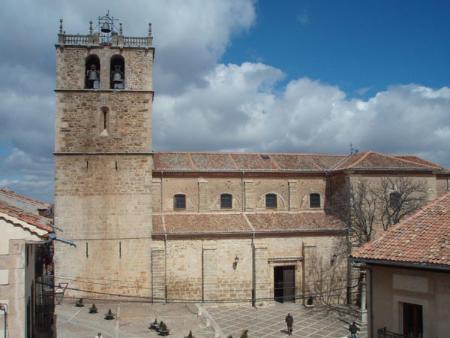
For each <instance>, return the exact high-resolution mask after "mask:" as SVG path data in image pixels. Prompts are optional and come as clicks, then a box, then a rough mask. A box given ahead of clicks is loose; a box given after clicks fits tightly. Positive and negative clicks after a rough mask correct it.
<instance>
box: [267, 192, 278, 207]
mask: <svg viewBox="0 0 450 338" xmlns="http://www.w3.org/2000/svg"><path fill="white" fill-rule="evenodd" d="M266 208H267V209H276V208H277V195H275V194H267V195H266Z"/></svg>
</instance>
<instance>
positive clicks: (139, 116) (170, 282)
mask: <svg viewBox="0 0 450 338" xmlns="http://www.w3.org/2000/svg"><path fill="white" fill-rule="evenodd" d="M100 41H102V40H101V37H100V35H99V33H94V32H92V33H91V34H89V35H86V36H78V35H77V36H72V35H66V34H65V33H63V31H62V30H61V32H60V34H59V38H58V44H57V46H56V47H57V84H56V93H57V94H56V100H57V102H56V108H57V114H56V137H55V169H56V170H55V183H56V184H55V208H56V209H55V222H56V226H57V227H58V228H62V229H63V230H64V233H63V236H64V238H67V239H70V240H73V241H74V242H75V243H76V244H77V247H76V248H71V247H67V246H63V245H56V255H55V257H56V260H55V261H56V276H57V278H59V281H69V283H70V286H71V288H72V290H71V292H70V293H71V294H72V295H77V296H78V295H83V296H90V297H108V298H109V297H117V296H119V295H120V296H130V297H135V296H139V297H145V298H144V299H147V300H152V301H158V302H162V301H175V300H196V301H205V302H207V301H242V300H244V301H253V302H255V301H266V300H270V299H273V297H274V293H275V292H274V287H275V279H276V278H278V277H276V276H275V274H276V272H275V271H276V270H277V268H279V267H289V268H292V269H294V272H293V273H294V276H293V278H294V279H293V280H294V281H295V283H294V284H295V285H294V287H295V295H296V296H297V298H299V299H300V300H301V299H303V298H304V297H305V296H306V295H307V294H312V293H314V291H315V289H314V287H313V284H314V280H313V277H314V276H315V275H317V274H319V275H320V274H321V273H322V272H323V271H317V266H318V264H319V263H320V266H321V267H324V269H328V270H329V271H337V270H336V265H339V266H344V269H345V261H344V262H339V264H336V265H335V266H333V264H334V263H333V262H334V261H335V260H336V255H339V252H338V251H339V250H337V249H336V245H337V244H336V242H339V241H340V240H342V238H344V236H345V234H346V229H345V226H344V223H343V222H342V220H340V219H338V217H337V216H336V215H333V211H335V209H336V208H339V205H340V203H341V202H342V201H341V200H340V196H339V193H340V192H342V191H346V190H348V189H349V186H350V185H351V184H356V182H357V181H358V180H359V179H369V180H371V181H372V182H374V184H375V182H377V181H379V179H380V178H381V177H384V176H386V175H402V176H408V177H410V176H411V177H414V178H418V179H419V178H420V179H424V180H425V181H426V184H427V188H428V190H427V194H428V198H433V197H434V196H436V195H437V194H440V193H442V192H443V191H444V190H445V189H446V187H447V188H448V177H449V176H450V175H449V173H448V172H446V171H445V170H443V168H441V167H439V166H438V165H435V164H433V163H430V162H427V161H424V160H422V159H419V158H417V157H414V156H390V155H384V154H378V153H374V152H366V153H360V154H351V155H327V154H250V153H234V154H232V153H177V152H174V153H171V152H163V153H154V152H152V132H151V118H152V100H153V92H152V63H153V60H154V49H153V47H152V46H151V42H152V38H151V36H149V37H143V38H127V37H124V36H122V34H121V33H120V34H117V33H114V34H113V35H112V36H111V40H110V41H106V42H102V43H101V42H100ZM93 55H95V56H96V57H95V58H96V60H98V66H99V68H100V69H99V71H100V78H99V83H98V86H97V88H96V89H86V88H85V86H86V83H87V82H86V72H87V68H86V67H87V60H91V59H92V58H94V57H93ZM118 55H119V56H120V57H119V58H122V59H123V60H124V79H125V80H124V87H123V89H120V90H118V89H111V88H110V87H111V73H110V71H111V69H112V66H110V64H111V62H112V61H111V60H112V59H113V58H116V57H117V56H118ZM438 174H439V175H440V176H439V175H438ZM438 176H439V179H437V177H438ZM446 184H447V186H446ZM222 194H227V195H231V198H232V202H231V206H230V205H228V206H226V207H224V206H223V205H221V196H222ZM269 194H271V195H272V196H271V197H273V196H276V206H271V207H268V205H267V204H266V203H267V198H268V195H269ZM175 195H183V196H184V198H185V200H184V202H185V203H184V204H185V207H178V208H175V201H174V197H175ZM313 199H315V201H314V203H313ZM182 204H183V203H182ZM314 278H315V277H314ZM57 280H58V279H57ZM73 289H75V290H73ZM78 289H79V291H77V290H78ZM140 299H142V298H140Z"/></svg>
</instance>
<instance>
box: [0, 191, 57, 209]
mask: <svg viewBox="0 0 450 338" xmlns="http://www.w3.org/2000/svg"><path fill="white" fill-rule="evenodd" d="M0 193H2V194H5V195H9V196H13V197H16V198H17V199H21V200H25V201H29V202H31V203H33V204H41V205H42V204H45V205H46V206H48V207H50V206H51V203H48V202H43V201H39V200H37V199H34V198H31V197H28V196H24V195H21V194H18V193H17V192H15V191H13V190H11V189H9V188H6V187H3V188H0Z"/></svg>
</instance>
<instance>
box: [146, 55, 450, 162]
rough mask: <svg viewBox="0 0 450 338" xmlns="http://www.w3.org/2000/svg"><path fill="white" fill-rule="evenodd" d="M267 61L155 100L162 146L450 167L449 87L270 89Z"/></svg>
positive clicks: (307, 85)
mask: <svg viewBox="0 0 450 338" xmlns="http://www.w3.org/2000/svg"><path fill="white" fill-rule="evenodd" d="M281 77H282V72H281V71H280V70H278V69H276V68H273V67H270V66H268V65H264V64H260V63H258V64H254V63H244V64H242V65H241V66H237V65H227V66H225V65H218V66H216V68H215V69H213V70H212V71H211V72H210V73H209V74H207V75H206V76H205V77H204V82H205V84H206V85H203V86H201V87H200V86H198V87H195V86H194V87H190V88H189V89H187V90H185V91H184V92H183V93H181V94H180V95H162V96H159V97H157V99H156V101H155V109H154V111H155V116H154V121H155V144H156V145H157V146H158V147H160V148H162V149H167V148H170V149H177V148H179V149H180V148H181V149H197V150H198V149H200V150H202V149H203V150H215V149H244V150H260V151H301V152H313V151H321V152H344V153H345V152H347V150H348V149H349V146H350V143H353V145H355V146H356V147H359V148H360V149H361V150H368V149H373V150H378V151H385V152H392V153H413V154H414V153H416V154H419V155H422V156H424V157H425V158H427V159H429V160H433V161H437V162H439V163H441V164H443V165H447V166H448V165H449V164H450V158H449V157H448V154H449V153H450V133H449V129H448V126H449V125H450V114H449V112H450V95H449V93H450V88H447V87H444V88H441V89H433V88H427V87H423V86H419V85H405V86H394V87H391V88H388V89H387V90H385V91H383V92H379V93H377V94H376V95H375V96H373V97H371V98H369V99H368V100H360V99H350V98H348V97H346V95H345V93H344V92H343V91H341V90H340V89H339V88H338V87H335V86H330V85H327V84H324V83H321V82H319V81H314V80H311V79H308V78H300V79H297V80H293V81H290V82H289V83H288V84H287V85H286V86H285V87H284V88H282V90H281V91H280V89H277V90H275V88H276V82H277V81H278V80H279V79H280V78H281Z"/></svg>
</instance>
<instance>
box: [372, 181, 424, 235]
mask: <svg viewBox="0 0 450 338" xmlns="http://www.w3.org/2000/svg"><path fill="white" fill-rule="evenodd" d="M426 192H427V191H426V184H425V182H423V181H413V180H412V179H410V178H406V177H397V178H389V177H387V178H383V179H382V181H381V184H380V187H379V189H378V190H377V191H376V192H375V193H376V195H377V198H378V200H379V202H380V207H381V208H380V209H381V212H380V214H381V215H380V221H381V224H382V225H383V229H384V230H387V229H389V227H390V226H392V225H394V224H397V223H398V222H400V220H401V219H402V218H403V217H405V216H406V215H408V214H409V213H411V212H412V211H414V210H416V209H417V208H419V207H420V206H422V205H423V203H424V202H425V199H426Z"/></svg>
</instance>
